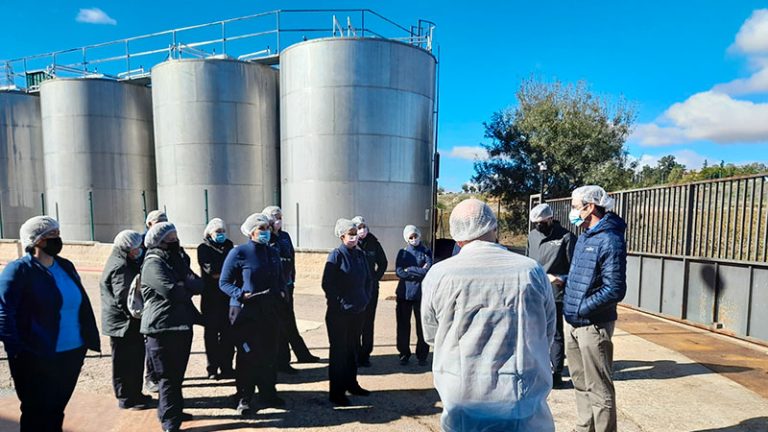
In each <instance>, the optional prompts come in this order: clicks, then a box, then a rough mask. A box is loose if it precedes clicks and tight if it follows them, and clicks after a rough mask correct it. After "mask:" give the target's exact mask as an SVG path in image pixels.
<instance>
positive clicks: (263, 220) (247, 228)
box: [240, 213, 269, 238]
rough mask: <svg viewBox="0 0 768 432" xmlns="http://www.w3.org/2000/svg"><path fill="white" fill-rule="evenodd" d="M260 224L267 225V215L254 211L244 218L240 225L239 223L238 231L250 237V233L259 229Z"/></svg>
mask: <svg viewBox="0 0 768 432" xmlns="http://www.w3.org/2000/svg"><path fill="white" fill-rule="evenodd" d="M262 225H267V226H268V225H269V216H267V215H265V214H262V213H254V214H252V215H250V216H248V218H246V219H245V222H243V224H242V225H240V232H241V233H243V235H244V236H246V237H248V238H251V234H253V232H254V231H256V230H257V229H259V227H260V226H262Z"/></svg>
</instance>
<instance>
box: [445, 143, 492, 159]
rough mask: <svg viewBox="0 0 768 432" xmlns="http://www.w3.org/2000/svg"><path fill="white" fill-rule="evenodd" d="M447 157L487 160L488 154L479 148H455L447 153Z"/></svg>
mask: <svg viewBox="0 0 768 432" xmlns="http://www.w3.org/2000/svg"><path fill="white" fill-rule="evenodd" d="M448 157H451V158H455V159H466V160H471V161H475V160H487V159H488V152H487V151H486V150H485V149H484V148H482V147H480V146H474V147H471V146H456V147H454V148H452V149H451V152H450V153H448Z"/></svg>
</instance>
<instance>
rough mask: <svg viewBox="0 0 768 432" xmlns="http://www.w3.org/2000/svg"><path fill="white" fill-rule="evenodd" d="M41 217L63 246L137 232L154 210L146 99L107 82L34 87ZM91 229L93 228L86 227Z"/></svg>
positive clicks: (138, 89) (145, 92) (134, 88)
mask: <svg viewBox="0 0 768 432" xmlns="http://www.w3.org/2000/svg"><path fill="white" fill-rule="evenodd" d="M40 98H41V107H42V118H43V147H44V151H45V182H46V194H45V195H46V203H47V204H46V207H47V208H46V211H47V213H48V214H50V215H54V216H55V215H58V217H59V223H60V224H61V231H62V237H64V238H65V239H66V240H91V236H92V233H91V230H92V228H93V237H94V239H95V240H96V241H100V242H111V241H112V240H113V238H114V236H115V235H116V234H117V233H118V232H120V231H121V230H123V229H135V230H139V231H141V230H143V227H144V209H145V201H146V207H147V208H148V209H149V210H151V209H152V208H153V207H155V206H156V204H157V200H156V189H155V183H156V182H155V164H154V146H153V137H152V95H151V91H150V90H149V89H148V88H147V87H145V86H140V85H134V84H129V83H124V82H117V81H112V80H107V79H95V78H94V79H91V78H86V79H53V80H49V81H45V82H43V84H42V85H41V86H40ZM92 221H93V222H92Z"/></svg>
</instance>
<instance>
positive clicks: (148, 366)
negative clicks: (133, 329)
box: [144, 336, 158, 383]
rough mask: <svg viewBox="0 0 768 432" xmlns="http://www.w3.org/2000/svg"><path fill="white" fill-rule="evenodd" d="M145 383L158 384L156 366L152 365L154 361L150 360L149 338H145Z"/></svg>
mask: <svg viewBox="0 0 768 432" xmlns="http://www.w3.org/2000/svg"><path fill="white" fill-rule="evenodd" d="M144 352H145V353H146V355H145V356H144V381H145V382H148V383H157V381H158V378H157V376H156V375H155V366H154V365H153V364H152V359H150V358H149V346H148V345H147V338H146V336H145V337H144Z"/></svg>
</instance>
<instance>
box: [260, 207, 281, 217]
mask: <svg viewBox="0 0 768 432" xmlns="http://www.w3.org/2000/svg"><path fill="white" fill-rule="evenodd" d="M261 212H262V213H263V214H265V215H267V216H269V217H271V218H272V219H277V215H280V216H282V215H283V210H282V209H281V208H280V207H278V206H269V207H267V208H265V209H264V210H262V211H261Z"/></svg>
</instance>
